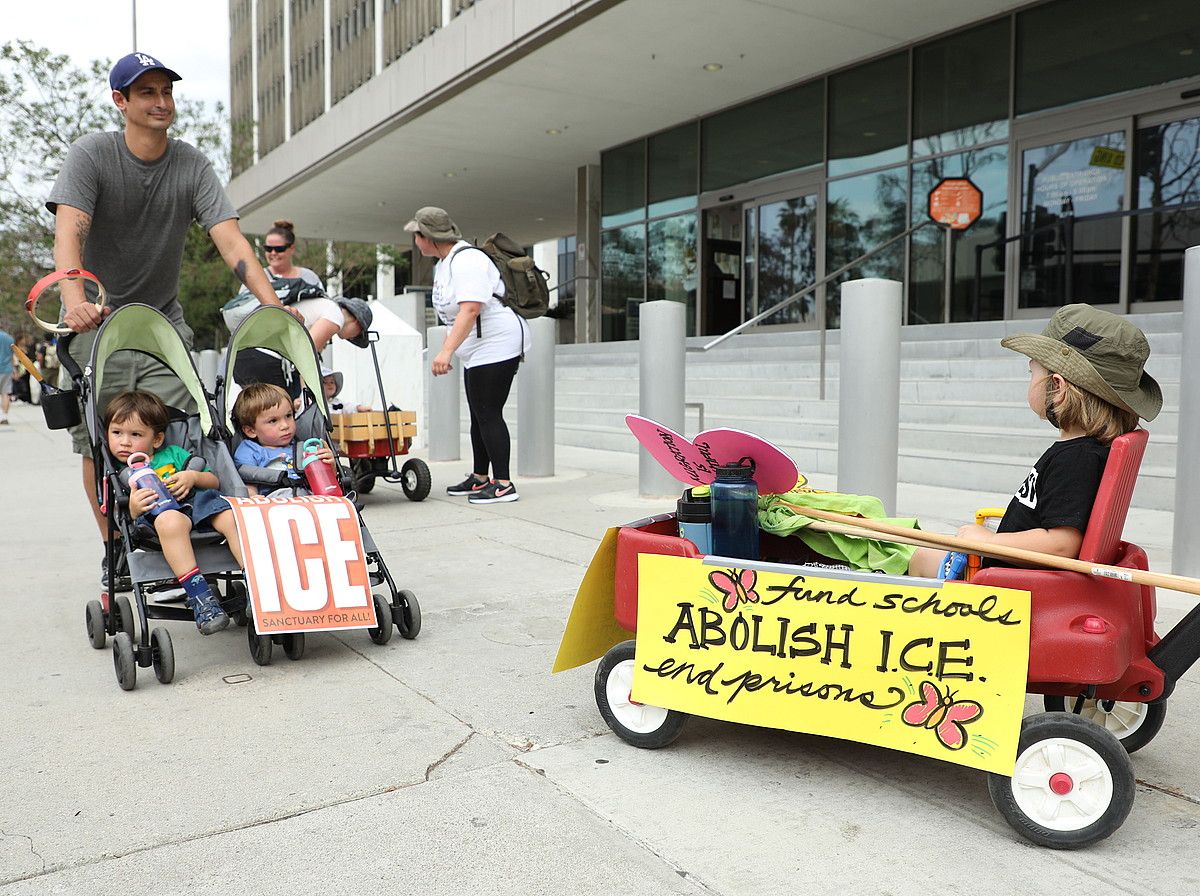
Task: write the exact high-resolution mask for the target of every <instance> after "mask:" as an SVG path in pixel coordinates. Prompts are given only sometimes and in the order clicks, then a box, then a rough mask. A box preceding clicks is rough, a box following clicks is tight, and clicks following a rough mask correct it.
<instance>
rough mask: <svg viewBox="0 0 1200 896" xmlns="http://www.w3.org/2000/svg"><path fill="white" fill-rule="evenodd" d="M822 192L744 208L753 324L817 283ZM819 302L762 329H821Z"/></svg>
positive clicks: (785, 312) (800, 304)
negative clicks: (765, 312) (820, 194)
mask: <svg viewBox="0 0 1200 896" xmlns="http://www.w3.org/2000/svg"><path fill="white" fill-rule="evenodd" d="M818 195H819V191H817V190H815V189H814V190H812V191H811V192H803V193H800V194H793V195H791V196H787V197H784V198H776V197H772V198H768V199H765V200H759V201H755V202H750V203H746V205H745V207H744V208H745V222H746V223H745V229H744V232H745V234H746V236H745V245H746V248H747V251H746V255H745V264H744V269H745V282H744V284H743V289H744V291H745V314H746V318H747V319H749V318H751V317H754V316H755V315H757V314H760V313H762V312H763V311H766V310H767V309H768V308H770V307H771V306H773V305H775V304H776V303H778V302H781V301H783V300H784V299H786V298H788V297H789V296H792V295H794V294H796V293H797V292H800V291H801V290H802V289H804V288H805V287H806V286H811V285H812V283H813V282H814V281H815V280H816V278H817V262H818V258H819V257H820V256H819V253H818V245H817V234H818V225H819V222H818V220H817V219H818V215H819V213H820V207H821V204H820V202H819V201H818ZM816 307H817V297H816V296H815V295H814V294H812V293H809V294H807V295H805V296H804V297H803V298H801V299H798V300H796V301H794V302H793V303H792V304H790V305H788V306H787V307H785V308H781V309H780V310H779V311H777V312H776V313H774V314H772V315H771V316H770V317H768V318H766V319H765V320H763V321H762V322H761V324H760V326H768V325H778V324H787V325H789V326H790V327H791V328H797V327H799V328H800V329H812V328H815V327H816V325H817V315H816Z"/></svg>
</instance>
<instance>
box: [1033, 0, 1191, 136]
mask: <svg viewBox="0 0 1200 896" xmlns="http://www.w3.org/2000/svg"><path fill="white" fill-rule="evenodd" d="M1197 74H1200V4H1198V3H1196V2H1195V0H1155V2H1153V3H1130V2H1129V0H1059V2H1057V3H1046V4H1044V5H1042V6H1037V7H1034V8H1033V9H1028V10H1025V11H1024V12H1021V13H1018V14H1017V86H1016V91H1017V102H1016V108H1017V114H1022V113H1024V112H1034V111H1036V110H1038V109H1051V108H1054V107H1055V106H1062V105H1065V104H1066V103H1074V102H1078V101H1079V100H1085V99H1090V98H1091V97H1098V96H1108V95H1109V94H1113V93H1120V92H1121V91H1123V90H1134V89H1136V88H1138V87H1148V86H1150V85H1151V84H1162V83H1165V82H1167V81H1173V80H1175V79H1177V78H1189V77H1193V76H1195V75H1197Z"/></svg>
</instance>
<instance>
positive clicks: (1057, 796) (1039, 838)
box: [988, 712, 1134, 849]
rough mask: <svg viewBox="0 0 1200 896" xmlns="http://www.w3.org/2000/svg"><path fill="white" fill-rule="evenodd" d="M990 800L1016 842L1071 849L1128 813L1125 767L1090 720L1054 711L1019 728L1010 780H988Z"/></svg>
mask: <svg viewBox="0 0 1200 896" xmlns="http://www.w3.org/2000/svg"><path fill="white" fill-rule="evenodd" d="M988 790H989V792H990V793H991V796H992V802H993V803H995V804H996V808H997V809H999V810H1000V814H1001V815H1003V816H1004V820H1005V821H1007V822H1008V823H1009V824H1010V825H1012V827H1013V829H1014V830H1015V831H1016V832H1017V833H1018V834H1020V835H1021V836H1023V837H1025V838H1027V839H1028V840H1030V841H1032V842H1033V843H1036V844H1037V845H1038V846H1048V847H1050V848H1051V849H1079V848H1080V847H1083V846H1090V845H1091V844H1093V843H1096V842H1098V841H1100V840H1103V839H1104V838H1105V837H1107V836H1109V835H1110V834H1111V833H1113V832H1114V831H1115V830H1116V829H1117V828H1119V827H1120V826H1121V824H1122V823H1123V822H1124V821H1125V818H1126V816H1128V815H1129V810H1130V809H1132V808H1133V794H1134V776H1133V764H1132V763H1131V762H1130V761H1129V754H1128V753H1126V752H1125V750H1124V748H1122V746H1121V744H1120V743H1119V742H1118V741H1117V739H1116V738H1115V737H1114V736H1113V735H1112V734H1110V733H1109V732H1107V731H1105V730H1104V729H1103V728H1101V727H1100V726H1099V725H1097V724H1095V723H1094V722H1089V721H1087V720H1086V719H1083V718H1080V717H1079V716H1076V715H1071V714H1069V713H1061V712H1051V713H1043V714H1041V715H1036V716H1030V717H1029V718H1027V719H1025V721H1024V722H1023V723H1022V725H1021V740H1020V743H1019V744H1018V746H1017V762H1016V767H1015V768H1014V769H1013V775H1012V777H1011V778H1009V777H1007V776H1006V775H997V774H989V775H988Z"/></svg>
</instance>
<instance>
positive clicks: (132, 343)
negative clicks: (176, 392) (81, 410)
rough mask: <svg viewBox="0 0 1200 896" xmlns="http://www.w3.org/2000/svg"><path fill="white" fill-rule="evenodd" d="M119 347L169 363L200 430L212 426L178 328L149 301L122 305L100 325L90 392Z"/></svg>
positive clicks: (98, 388) (97, 392) (98, 389)
mask: <svg viewBox="0 0 1200 896" xmlns="http://www.w3.org/2000/svg"><path fill="white" fill-rule="evenodd" d="M123 351H135V352H143V353H144V354H147V355H150V356H151V357H153V358H155V359H156V360H158V361H160V362H162V363H163V364H165V365H166V366H167V367H169V368H170V369H171V372H172V373H174V374H175V376H177V377H179V381H180V382H181V383H183V385H184V388H186V389H187V391H188V394H189V395H190V396H191V397H192V401H193V402H195V404H196V408H197V411H198V413H199V415H200V429H201V431H202V432H206V433H207V432H210V431H211V430H212V426H213V419H212V413H211V410H210V407H209V403H208V398H207V396H206V395H205V394H204V386H203V384H201V382H200V375H199V374H198V373H197V372H196V366H195V365H194V364H193V363H192V356H191V354H190V353H189V352H188V350H187V346H186V345H184V343H183V338H182V337H181V336H180V335H179V331H178V330H176V329H175V326H174V325H173V324H172V323H171V322H170V321H169V320H167V318H166V317H164V316H163V314H162V312H160V311H158V310H156V309H154V308H151V307H150V306H149V305H141V304H134V305H123V306H121V307H120V308H118V309H117V310H116V311H114V312H113V313H112V314H110V315H109V316H108V318H107V319H106V320H105V321H104V323H103V324H101V325H100V332H99V334H98V335H97V336H96V342H95V344H94V345H93V346H92V357H91V360H90V362H89V367H90V369H89V370H88V371H87V373H88V374H90V375H91V376H92V378H93V391H92V394H93V395H100V394H101V390H102V388H103V377H104V367H105V363H106V362H107V361H108V359H109V358H110V357H111V356H112V355H113V354H114V353H116V352H123ZM97 413H99V410H97Z"/></svg>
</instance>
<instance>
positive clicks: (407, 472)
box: [400, 457, 433, 501]
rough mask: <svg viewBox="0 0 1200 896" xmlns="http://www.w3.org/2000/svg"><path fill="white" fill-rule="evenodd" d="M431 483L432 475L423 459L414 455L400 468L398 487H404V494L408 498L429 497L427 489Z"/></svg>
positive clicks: (417, 499) (422, 498)
mask: <svg viewBox="0 0 1200 896" xmlns="http://www.w3.org/2000/svg"><path fill="white" fill-rule="evenodd" d="M432 485H433V476H432V475H431V474H430V472H429V465H428V464H426V463H425V461H423V460H421V459H420V458H416V457H414V458H413V459H412V460H407V461H405V462H404V466H403V467H401V468H400V487H401V488H402V489H404V495H405V497H407V498H408V500H410V501H424V500H425V499H426V498H428V497H429V489H430V488H431V487H432Z"/></svg>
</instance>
